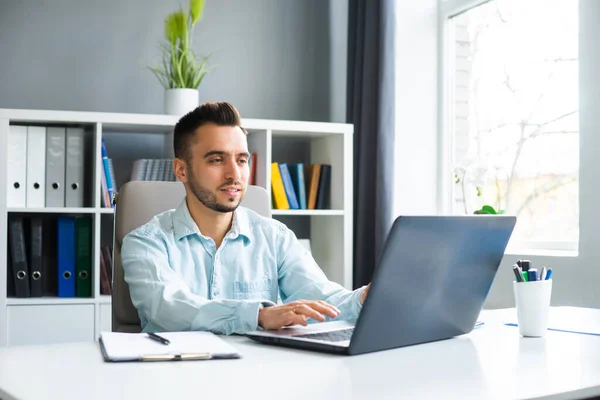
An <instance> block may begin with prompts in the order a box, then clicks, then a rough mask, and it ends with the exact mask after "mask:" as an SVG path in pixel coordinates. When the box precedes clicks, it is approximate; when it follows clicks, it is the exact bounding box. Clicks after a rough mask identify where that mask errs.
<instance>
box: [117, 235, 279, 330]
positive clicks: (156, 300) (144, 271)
mask: <svg viewBox="0 0 600 400" xmlns="http://www.w3.org/2000/svg"><path fill="white" fill-rule="evenodd" d="M121 262H122V265H123V272H124V275H125V281H126V282H127V283H128V284H129V291H130V295H131V300H132V303H133V305H134V306H135V307H136V308H137V310H138V312H140V313H141V314H143V315H144V317H145V318H146V319H147V320H148V321H149V322H151V323H152V325H154V326H156V327H158V328H159V329H161V330H163V331H189V330H193V331H196V330H200V331H212V332H214V333H219V334H225V335H229V334H232V333H245V332H248V331H252V330H255V329H257V326H258V311H259V306H260V304H261V303H262V304H265V305H274V303H273V302H271V301H268V300H260V299H256V300H254V299H253V300H208V299H206V298H204V297H201V296H198V295H196V294H194V293H192V292H191V291H190V289H189V286H188V285H187V284H186V283H185V281H184V280H183V279H182V278H181V276H180V275H179V274H178V273H176V272H175V271H173V269H171V268H170V266H169V262H168V257H167V248H166V245H165V244H164V242H161V240H160V239H159V238H151V237H149V236H146V235H144V234H143V233H137V234H134V233H131V234H129V235H127V236H126V237H125V238H124V239H123V246H122V253H121Z"/></svg>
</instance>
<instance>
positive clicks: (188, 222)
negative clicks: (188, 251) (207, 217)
mask: <svg viewBox="0 0 600 400" xmlns="http://www.w3.org/2000/svg"><path fill="white" fill-rule="evenodd" d="M173 233H174V235H175V240H176V241H179V240H180V239H181V238H184V237H186V236H189V235H194V234H197V235H199V236H200V237H205V236H204V235H202V232H200V229H199V228H198V225H196V222H194V219H193V218H192V215H191V214H190V210H189V209H188V206H187V202H186V199H185V198H184V199H183V201H182V202H181V203H180V204H179V206H178V207H177V208H176V209H175V212H174V213H173ZM238 236H243V237H244V238H245V239H246V240H247V241H248V242H249V241H250V221H249V218H248V214H247V212H246V210H245V209H244V207H238V208H237V209H236V210H235V211H234V212H233V221H232V223H231V229H230V230H229V232H228V233H227V235H226V237H229V238H230V239H236V238H237V237H238Z"/></svg>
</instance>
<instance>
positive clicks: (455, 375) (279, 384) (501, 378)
mask: <svg viewBox="0 0 600 400" xmlns="http://www.w3.org/2000/svg"><path fill="white" fill-rule="evenodd" d="M565 311H568V312H569V313H570V314H571V315H573V313H575V314H579V315H580V316H581V318H585V319H589V320H594V321H596V323H600V310H592V309H567V310H566V309H565V308H561V309H553V310H552V314H551V315H557V314H560V313H564V312H565ZM513 315H514V310H495V311H484V312H483V313H482V316H481V318H482V319H483V320H484V321H485V325H484V326H483V327H481V328H478V329H476V330H474V331H473V332H471V333H470V334H468V335H463V336H461V337H457V338H454V339H449V340H444V341H439V342H435V343H428V344H423V345H417V346H410V347H404V348H400V349H394V350H388V351H384V352H377V353H371V354H365V355H360V356H352V357H349V356H336V355H328V354H320V353H313V352H309V351H301V350H293V349H286V348H279V347H271V346H265V345H261V344H258V343H254V342H252V341H250V340H249V339H246V338H244V337H227V338H226V340H228V341H229V342H230V343H232V344H233V345H234V346H236V347H237V348H238V350H239V351H240V352H241V353H242V354H243V358H242V359H239V360H211V361H186V362H160V363H106V362H104V361H103V359H102V355H101V353H100V349H99V347H98V343H97V342H90V343H73V344H60V345H44V346H23V347H11V348H4V349H0V399H2V400H37V399H61V400H80V399H110V400H117V399H144V400H149V399H161V400H164V399H194V400H196V399H199V398H240V399H259V398H260V399H262V398H267V397H270V396H285V398H286V399H327V400H329V399H334V398H335V399H353V400H357V399H373V398H377V399H392V398H393V399H398V398H404V397H406V398H423V399H430V398H445V399H466V398H477V399H509V398H538V397H544V398H548V399H550V398H551V399H571V398H585V397H590V396H592V395H600V362H599V360H600V336H590V335H580V334H572V333H563V332H555V331H549V332H548V335H547V337H546V338H544V339H530V338H529V339H528V338H521V337H519V334H518V328H515V327H510V326H504V325H503V324H502V322H506V320H507V318H508V319H511V318H513V317H512V316H513ZM546 396H547V397H546Z"/></svg>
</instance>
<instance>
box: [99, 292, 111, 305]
mask: <svg viewBox="0 0 600 400" xmlns="http://www.w3.org/2000/svg"><path fill="white" fill-rule="evenodd" d="M98 303H99V304H110V303H112V296H111V295H108V294H101V295H100V297H98Z"/></svg>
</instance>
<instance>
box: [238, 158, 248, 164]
mask: <svg viewBox="0 0 600 400" xmlns="http://www.w3.org/2000/svg"><path fill="white" fill-rule="evenodd" d="M238 162H239V163H242V164H247V163H248V160H246V159H241V160H239V161H238Z"/></svg>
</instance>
